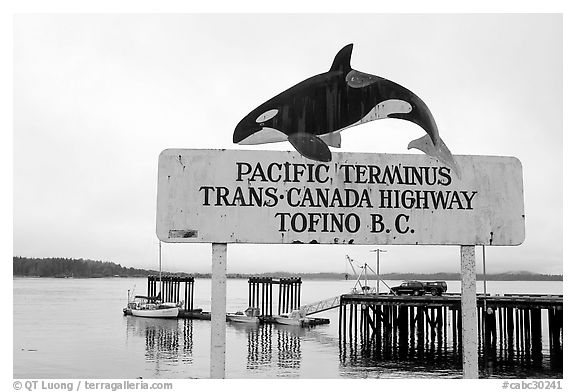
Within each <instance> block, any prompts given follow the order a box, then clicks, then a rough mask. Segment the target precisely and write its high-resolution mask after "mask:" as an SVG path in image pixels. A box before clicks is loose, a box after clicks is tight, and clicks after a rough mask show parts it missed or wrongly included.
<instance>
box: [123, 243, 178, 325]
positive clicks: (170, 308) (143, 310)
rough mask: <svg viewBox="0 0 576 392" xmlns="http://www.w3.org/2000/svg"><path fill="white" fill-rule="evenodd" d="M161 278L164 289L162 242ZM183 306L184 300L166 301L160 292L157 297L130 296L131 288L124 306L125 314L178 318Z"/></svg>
mask: <svg viewBox="0 0 576 392" xmlns="http://www.w3.org/2000/svg"><path fill="white" fill-rule="evenodd" d="M158 262H159V267H160V268H159V271H160V272H159V275H160V277H159V280H160V290H162V242H160V244H159V257H158ZM181 307H182V302H178V303H174V302H164V301H162V298H161V296H160V293H158V296H157V297H147V296H143V295H136V296H135V297H134V298H131V297H130V290H128V305H127V306H126V307H125V308H124V314H125V315H132V316H136V317H150V318H176V317H178V313H179V312H180V308H181Z"/></svg>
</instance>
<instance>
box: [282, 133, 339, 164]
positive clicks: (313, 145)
mask: <svg viewBox="0 0 576 392" xmlns="http://www.w3.org/2000/svg"><path fill="white" fill-rule="evenodd" d="M288 141H289V142H290V143H291V144H292V146H294V148H295V149H296V151H298V152H299V153H300V154H302V155H303V156H304V157H306V158H308V159H312V160H314V161H319V162H330V161H331V160H332V153H331V152H330V148H328V145H327V144H326V143H325V142H324V141H323V140H322V139H320V138H319V137H318V136H315V135H312V134H310V133H295V134H292V135H290V136H289V137H288Z"/></svg>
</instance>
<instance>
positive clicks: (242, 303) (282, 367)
mask: <svg viewBox="0 0 576 392" xmlns="http://www.w3.org/2000/svg"><path fill="white" fill-rule="evenodd" d="M13 283H14V377H15V378H137V377H143V378H209V377H210V321H204V320H157V319H156V320H155V319H142V318H137V317H131V316H124V315H123V314H122V308H123V307H124V306H125V305H126V300H127V290H128V289H133V288H134V287H135V288H136V293H141V294H145V292H146V279H145V278H137V279H132V278H103V279H50V278H15V279H14V281H13ZM387 283H388V284H389V285H396V284H399V283H400V282H398V281H389V282H387ZM227 285H228V286H227V297H228V298H227V311H228V312H236V311H238V310H244V309H245V308H246V306H247V301H248V299H247V298H248V283H247V281H246V280H243V279H229V280H228V283H227ZM352 285H353V282H351V281H304V282H303V284H302V304H306V303H311V302H315V301H318V300H320V299H324V298H328V297H332V296H335V295H339V294H343V293H346V292H348V291H350V289H351V287H352ZM277 289H278V288H277V287H275V291H274V295H275V296H277ZM448 290H449V291H450V292H458V291H459V290H460V282H458V281H449V282H448ZM482 291H483V284H482V283H481V282H478V292H482ZM487 291H488V292H489V293H491V294H504V293H539V294H562V282H488V285H487ZM194 294H195V297H194V307H196V308H203V309H204V310H205V311H209V310H210V280H209V279H196V282H195V289H194ZM274 309H276V307H274ZM317 316H318V317H324V318H328V319H330V320H331V322H330V324H328V325H321V326H315V327H310V328H299V327H291V326H277V325H265V326H260V327H254V326H244V325H238V324H231V323H228V326H227V332H226V376H227V378H276V377H289V378H340V377H343V378H412V377H447V378H460V377H461V359H460V358H459V357H458V356H457V355H456V354H455V352H454V351H450V350H448V351H445V352H441V353H438V352H428V351H426V352H406V353H405V355H403V356H397V355H396V356H390V357H386V356H384V357H383V358H381V359H379V360H374V359H372V358H371V357H366V356H363V355H362V353H361V352H359V351H360V350H353V349H351V348H350V347H347V346H344V347H341V345H340V344H339V339H338V310H337V309H333V310H330V311H327V312H324V313H320V314H319V315H317ZM545 319H546V317H544V316H543V322H544V323H545V322H546V320H545ZM546 332H547V327H546V326H545V325H544V328H543V335H544V338H543V342H542V344H543V358H542V360H541V361H540V362H539V363H538V364H536V365H534V364H533V363H524V362H522V361H520V362H502V363H499V364H496V365H495V366H486V365H485V364H484V363H483V362H482V361H481V367H482V369H481V376H482V377H505V378H556V377H562V361H561V357H560V358H557V357H556V358H555V357H554V356H553V355H552V356H551V355H550V352H549V349H548V347H549V346H548V342H547V333H546Z"/></svg>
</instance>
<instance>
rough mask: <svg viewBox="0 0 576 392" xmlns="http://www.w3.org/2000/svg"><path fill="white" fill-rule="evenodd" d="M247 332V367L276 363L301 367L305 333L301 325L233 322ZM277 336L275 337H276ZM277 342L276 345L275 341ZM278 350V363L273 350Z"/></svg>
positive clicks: (293, 367)
mask: <svg viewBox="0 0 576 392" xmlns="http://www.w3.org/2000/svg"><path fill="white" fill-rule="evenodd" d="M232 325H233V326H234V327H235V328H237V329H242V330H243V331H245V332H246V335H247V342H248V355H247V361H246V369H250V370H256V369H262V368H266V367H272V366H274V365H276V366H278V367H279V368H285V369H286V368H287V369H299V368H300V362H301V359H302V352H301V349H300V337H301V336H302V334H303V333H304V331H303V330H302V328H300V327H299V326H296V327H291V326H273V325H271V324H263V325H260V326H258V325H255V326H245V325H241V324H232ZM274 338H275V339H274ZM274 341H275V342H276V347H274V345H273V342H274ZM274 350H276V351H277V363H274V362H273V358H274V355H273V352H274Z"/></svg>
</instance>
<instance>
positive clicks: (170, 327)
mask: <svg viewBox="0 0 576 392" xmlns="http://www.w3.org/2000/svg"><path fill="white" fill-rule="evenodd" d="M127 330H128V332H129V333H132V335H134V336H140V337H144V341H145V354H144V357H145V360H146V361H147V362H153V363H155V364H156V365H157V372H159V366H160V364H161V363H174V362H182V363H187V364H190V363H193V360H192V347H193V323H192V320H176V319H154V318H141V317H127Z"/></svg>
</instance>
